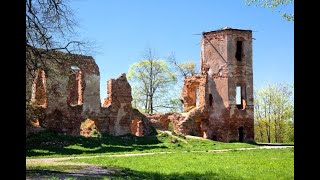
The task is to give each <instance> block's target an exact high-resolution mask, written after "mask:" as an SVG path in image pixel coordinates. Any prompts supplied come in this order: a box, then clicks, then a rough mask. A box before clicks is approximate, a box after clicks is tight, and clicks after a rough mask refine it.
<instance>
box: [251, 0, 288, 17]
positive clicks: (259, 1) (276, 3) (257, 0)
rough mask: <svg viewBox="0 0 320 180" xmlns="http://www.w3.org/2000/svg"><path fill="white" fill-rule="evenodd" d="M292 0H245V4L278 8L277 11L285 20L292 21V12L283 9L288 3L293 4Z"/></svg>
mask: <svg viewBox="0 0 320 180" xmlns="http://www.w3.org/2000/svg"><path fill="white" fill-rule="evenodd" d="M293 3H294V0H246V4H247V5H248V6H251V5H253V4H255V5H256V6H260V7H264V8H270V9H276V8H278V9H280V10H279V13H280V14H281V16H282V17H283V18H284V19H285V20H287V21H294V13H293V12H292V13H288V12H284V11H283V9H285V8H286V7H288V6H289V5H290V4H292V5H293Z"/></svg>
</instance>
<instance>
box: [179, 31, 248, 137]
mask: <svg viewBox="0 0 320 180" xmlns="http://www.w3.org/2000/svg"><path fill="white" fill-rule="evenodd" d="M237 41H241V42H242V52H241V61H238V60H237V58H236V52H237ZM238 49H240V48H238ZM200 59H201V60H200V63H201V75H196V76H192V77H187V78H186V79H185V81H184V88H183V91H182V96H183V98H184V111H185V112H188V113H187V115H186V117H185V118H181V116H180V117H179V116H177V115H176V116H177V117H175V118H176V119H177V120H178V121H179V123H177V125H178V128H177V130H175V131H177V133H181V134H193V135H196V136H203V137H206V138H209V139H214V140H218V141H225V142H227V141H231V140H241V139H240V134H241V133H242V134H243V139H242V140H243V141H251V140H254V127H253V118H254V117H253V74H252V72H253V71H252V32H251V31H250V30H237V29H230V28H227V29H222V30H217V31H211V32H205V33H203V37H202V42H201V56H200ZM236 86H241V87H242V92H241V98H242V102H243V103H242V106H243V107H240V106H239V105H237V104H236ZM197 87H198V89H199V97H196V96H195V94H196V93H195V88H197ZM197 98H198V100H199V105H198V107H196V108H195V104H196V103H195V99H197ZM173 120H174V119H173ZM242 128H243V131H242V130H240V129H242Z"/></svg>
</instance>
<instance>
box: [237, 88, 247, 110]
mask: <svg viewBox="0 0 320 180" xmlns="http://www.w3.org/2000/svg"><path fill="white" fill-rule="evenodd" d="M244 96H245V94H244V92H243V91H242V87H241V86H240V85H237V86H236V105H237V108H238V109H244V108H243V102H244V99H245V98H244Z"/></svg>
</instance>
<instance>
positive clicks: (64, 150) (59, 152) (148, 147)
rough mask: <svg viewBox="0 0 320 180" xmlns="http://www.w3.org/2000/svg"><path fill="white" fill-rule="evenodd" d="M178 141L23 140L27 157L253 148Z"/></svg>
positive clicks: (162, 137)
mask: <svg viewBox="0 0 320 180" xmlns="http://www.w3.org/2000/svg"><path fill="white" fill-rule="evenodd" d="M178 137H179V138H181V139H183V140H185V141H187V143H185V142H184V141H181V140H178V141H177V142H172V139H174V138H173V137H172V136H170V135H168V134H166V133H159V134H158V135H157V136H150V137H136V136H133V135H125V136H118V137H114V136H107V135H103V136H102V137H83V136H80V137H72V136H68V135H61V134H56V133H53V132H46V131H45V132H40V133H38V134H34V135H31V136H29V137H28V138H27V140H26V155H27V157H29V158H37V157H44V156H45V157H69V156H83V155H85V156H88V155H101V154H124V153H126V154H127V153H143V152H161V151H165V152H167V151H169V152H177V151H200V150H201V151H206V150H212V149H234V148H242V147H255V145H252V144H247V143H223V142H217V141H212V140H198V139H188V138H183V136H178Z"/></svg>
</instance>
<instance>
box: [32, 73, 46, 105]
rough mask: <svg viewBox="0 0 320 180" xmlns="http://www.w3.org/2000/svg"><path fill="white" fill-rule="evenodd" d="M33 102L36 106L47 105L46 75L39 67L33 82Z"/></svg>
mask: <svg viewBox="0 0 320 180" xmlns="http://www.w3.org/2000/svg"><path fill="white" fill-rule="evenodd" d="M31 103H32V104H33V105H36V106H41V107H44V108H45V107H47V95H46V75H45V72H44V70H42V69H38V70H37V71H36V77H35V79H34V80H33V84H32V94H31Z"/></svg>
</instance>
